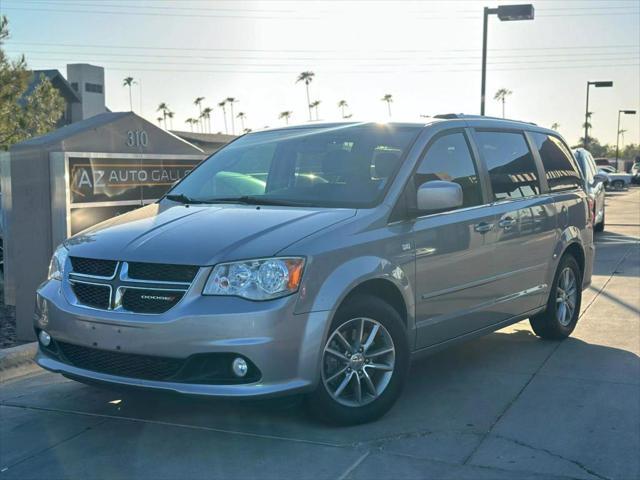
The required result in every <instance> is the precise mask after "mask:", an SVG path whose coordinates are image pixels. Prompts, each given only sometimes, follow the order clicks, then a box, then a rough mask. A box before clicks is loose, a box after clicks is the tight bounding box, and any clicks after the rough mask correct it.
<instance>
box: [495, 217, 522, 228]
mask: <svg viewBox="0 0 640 480" xmlns="http://www.w3.org/2000/svg"><path fill="white" fill-rule="evenodd" d="M516 221H517V220H516V219H515V218H512V217H505V218H503V219H502V220H500V221H499V222H498V226H499V227H500V228H504V229H505V230H511V227H513V226H514V225H515V224H516Z"/></svg>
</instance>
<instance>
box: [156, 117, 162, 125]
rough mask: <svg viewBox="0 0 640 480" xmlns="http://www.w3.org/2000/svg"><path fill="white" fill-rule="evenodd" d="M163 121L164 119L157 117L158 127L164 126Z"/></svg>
mask: <svg viewBox="0 0 640 480" xmlns="http://www.w3.org/2000/svg"><path fill="white" fill-rule="evenodd" d="M162 120H163V118H162V117H157V118H156V122H158V126H160V127H161V126H162Z"/></svg>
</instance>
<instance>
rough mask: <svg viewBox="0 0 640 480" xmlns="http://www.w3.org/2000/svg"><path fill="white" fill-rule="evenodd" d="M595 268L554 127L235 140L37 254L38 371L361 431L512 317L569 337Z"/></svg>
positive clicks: (304, 131)
mask: <svg viewBox="0 0 640 480" xmlns="http://www.w3.org/2000/svg"><path fill="white" fill-rule="evenodd" d="M593 255H594V245H593V209H590V208H589V206H588V202H587V197H586V194H585V192H584V190H583V180H582V178H581V176H580V172H579V169H578V166H577V165H576V161H575V159H574V157H573V156H572V154H571V151H570V150H569V148H568V147H567V145H566V143H565V141H564V140H563V139H562V138H561V137H560V136H559V135H558V134H557V133H556V132H554V131H551V130H547V129H544V128H540V127H537V126H535V125H533V124H529V123H522V122H515V121H506V120H501V119H492V118H486V117H476V116H463V115H441V116H439V117H437V118H435V119H434V120H433V121H430V122H429V123H427V124H424V123H421V124H417V123H389V124H378V123H366V122H365V123H356V122H352V123H332V124H320V123H314V124H309V125H304V126H297V127H289V128H284V129H278V130H271V131H264V132H258V133H250V134H247V135H244V136H242V137H240V138H239V139H237V140H235V141H234V142H232V143H231V144H229V145H228V146H226V147H225V148H223V149H222V150H220V151H218V152H216V153H215V154H213V155H212V156H211V157H210V158H208V159H207V160H206V161H204V162H202V163H201V164H200V165H199V166H198V167H197V168H196V169H194V170H193V171H192V172H191V173H190V174H189V175H188V176H187V177H185V178H184V179H183V180H182V181H181V182H180V183H178V184H177V185H175V186H174V187H173V188H172V189H171V190H170V191H169V193H168V194H167V195H166V196H165V197H164V198H162V199H161V200H160V201H158V202H156V203H154V204H151V205H148V206H145V207H143V208H140V209H138V210H135V211H132V212H130V213H127V214H125V215H122V216H119V217H116V218H113V219H111V220H108V221H106V222H104V223H101V224H99V225H97V226H95V227H93V228H90V229H89V230H86V231H84V232H82V233H80V234H78V235H76V236H74V237H72V238H70V239H68V240H67V241H65V242H64V244H63V245H61V246H60V247H59V248H58V249H57V250H56V251H55V252H54V254H53V257H52V260H51V265H50V269H49V275H48V280H47V281H46V282H44V283H43V284H42V285H41V286H40V288H39V290H38V292H37V301H36V313H35V318H34V324H35V329H36V334H37V335H38V339H39V343H40V349H39V353H38V357H37V361H38V363H39V364H40V365H41V366H42V367H44V368H46V369H48V370H51V371H54V372H60V373H62V374H63V375H65V376H67V377H69V378H73V379H77V380H79V381H83V382H89V383H95V382H97V383H103V384H109V385H117V386H130V387H142V388H149V389H156V390H164V391H172V392H178V393H182V394H194V395H210V396H217V397H259V396H271V395H278V394H285V393H286V394H290V393H304V394H305V395H306V399H307V403H308V405H309V406H310V409H311V411H313V412H314V413H316V414H317V415H319V416H320V417H321V418H324V419H329V420H331V421H334V422H337V423H343V424H349V423H351V424H353V423H362V422H366V421H370V420H373V419H375V418H378V417H380V416H381V415H383V414H384V413H385V412H386V411H388V410H389V408H391V406H392V405H393V403H394V402H395V401H396V399H397V398H398V396H399V395H400V392H401V390H402V387H403V385H404V384H405V383H406V382H407V380H408V370H409V366H410V362H411V360H412V359H413V358H415V357H417V356H419V355H421V354H426V353H430V352H435V351H437V350H439V349H442V348H443V347H447V346H450V345H453V344H455V343H458V342H461V341H464V340H468V339H471V338H474V337H477V336H479V335H484V334H487V333H490V332H493V331H495V330H497V329H500V328H502V327H504V326H506V325H509V324H512V323H514V322H517V321H520V320H522V319H525V318H529V319H530V322H531V326H532V328H533V330H534V332H535V333H536V334H537V335H538V336H540V337H541V338H544V339H563V338H565V337H567V336H568V335H569V334H570V333H571V332H572V331H573V329H574V327H575V325H576V322H577V319H578V314H579V311H580V301H581V294H582V290H583V289H584V288H585V287H586V286H588V285H589V284H590V281H591V273H592V264H593ZM505 361H509V359H505ZM412 381H420V379H419V378H412Z"/></svg>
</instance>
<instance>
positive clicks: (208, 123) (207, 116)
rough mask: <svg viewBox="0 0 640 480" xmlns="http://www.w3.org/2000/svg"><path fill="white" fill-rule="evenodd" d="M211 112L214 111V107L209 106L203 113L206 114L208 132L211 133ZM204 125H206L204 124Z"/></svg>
mask: <svg viewBox="0 0 640 480" xmlns="http://www.w3.org/2000/svg"><path fill="white" fill-rule="evenodd" d="M211 112H213V108H211V107H207V108H205V109H204V110H202V115H203V116H204V120H205V122H204V124H205V125H206V127H207V133H211ZM203 126H204V125H203Z"/></svg>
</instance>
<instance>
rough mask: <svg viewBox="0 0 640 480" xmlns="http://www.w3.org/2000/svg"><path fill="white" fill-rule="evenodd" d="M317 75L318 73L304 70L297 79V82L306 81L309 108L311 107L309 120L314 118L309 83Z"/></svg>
mask: <svg viewBox="0 0 640 480" xmlns="http://www.w3.org/2000/svg"><path fill="white" fill-rule="evenodd" d="M315 76H316V74H315V73H313V72H302V73H301V74H300V75H298V79H297V80H296V83H298V82H304V86H305V87H306V89H307V108H308V109H309V121H311V120H313V118H312V117H311V99H310V98H311V97H309V84H310V83H311V81H312V80H313V77H315Z"/></svg>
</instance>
